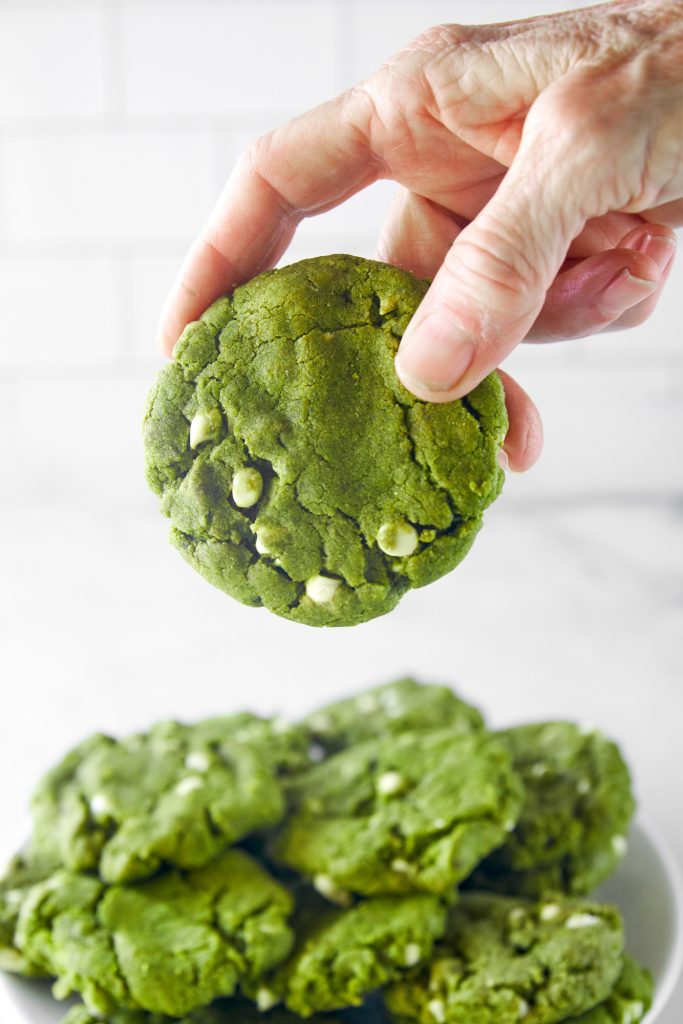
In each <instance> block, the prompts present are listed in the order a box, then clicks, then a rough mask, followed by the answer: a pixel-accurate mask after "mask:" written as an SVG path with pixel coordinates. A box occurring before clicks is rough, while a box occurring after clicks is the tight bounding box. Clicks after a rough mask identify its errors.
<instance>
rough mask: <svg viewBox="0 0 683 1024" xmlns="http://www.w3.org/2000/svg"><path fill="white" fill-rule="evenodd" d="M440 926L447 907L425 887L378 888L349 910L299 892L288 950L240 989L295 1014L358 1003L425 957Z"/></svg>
mask: <svg viewBox="0 0 683 1024" xmlns="http://www.w3.org/2000/svg"><path fill="white" fill-rule="evenodd" d="M445 927H446V911H445V908H444V907H443V905H442V904H441V903H440V901H439V900H438V899H437V897H435V896H428V895H426V894H424V893H421V894H417V895H412V896H403V897H395V896H378V897H375V898H373V899H369V900H362V901H361V902H360V903H357V904H356V905H355V906H354V907H351V908H350V909H347V910H335V909H333V908H331V907H330V905H329V904H326V903H325V902H324V901H322V900H320V899H319V898H317V897H316V895H315V894H314V893H305V894H303V898H302V902H301V905H300V907H299V909H298V911H297V915H296V917H295V919H294V930H295V932H296V937H297V938H296V945H295V947H294V950H293V951H292V954H291V956H290V957H289V959H288V960H286V961H285V962H284V963H283V964H282V965H281V966H280V967H279V968H277V970H276V971H275V972H274V974H272V975H270V976H267V977H265V978H264V979H262V981H261V982H260V983H258V984H254V983H249V984H248V985H247V988H246V991H247V994H248V995H249V996H250V997H251V998H253V999H255V1000H256V1002H257V1004H258V1005H259V1007H261V1009H264V1010H265V1009H268V1008H270V1007H271V1006H273V1005H275V1004H277V1003H279V1002H284V1004H285V1006H286V1007H287V1009H289V1010H292V1011H293V1012H295V1013H297V1014H299V1015H300V1016H301V1017H310V1016H311V1015H312V1014H314V1013H323V1012H328V1011H330V1010H339V1009H342V1008H343V1007H347V1006H360V1005H361V1004H362V1002H363V1000H364V998H365V996H366V995H368V993H370V992H373V991H374V990H375V989H378V988H380V987H381V986H382V985H386V984H387V982H389V981H392V980H394V979H396V978H398V977H400V976H401V974H403V973H404V972H405V971H406V970H407V969H408V968H409V967H414V966H415V964H418V963H420V962H421V961H423V960H425V959H426V958H427V957H429V955H430V953H431V951H432V947H433V945H434V942H435V940H436V939H438V938H439V937H440V936H441V935H443V933H444V929H445Z"/></svg>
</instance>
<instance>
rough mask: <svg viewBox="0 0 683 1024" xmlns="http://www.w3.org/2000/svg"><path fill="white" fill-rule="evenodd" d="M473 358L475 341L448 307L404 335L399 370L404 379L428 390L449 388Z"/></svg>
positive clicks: (445, 389)
mask: <svg viewBox="0 0 683 1024" xmlns="http://www.w3.org/2000/svg"><path fill="white" fill-rule="evenodd" d="M473 359H474V344H473V342H472V339H471V338H470V337H469V335H467V334H465V333H464V332H463V331H462V330H460V329H459V328H458V326H457V324H455V323H454V322H453V317H452V316H451V315H449V314H448V313H446V312H445V310H442V309H437V310H435V311H434V312H433V313H428V314H427V316H425V317H424V319H422V320H420V322H419V323H417V324H416V325H415V326H413V325H412V324H411V325H410V326H409V327H408V330H407V331H406V333H405V334H404V336H403V340H402V341H401V344H400V346H399V350H398V354H397V356H396V371H397V373H398V375H399V377H400V378H401V380H402V381H403V383H404V384H405V385H406V386H407V387H410V386H411V385H414V386H416V387H420V388H423V389H424V390H426V391H450V389H451V388H453V387H455V385H456V384H457V383H458V381H459V380H460V379H461V378H462V376H463V375H464V374H465V372H466V371H467V370H468V369H469V367H470V364H471V363H472V360H473Z"/></svg>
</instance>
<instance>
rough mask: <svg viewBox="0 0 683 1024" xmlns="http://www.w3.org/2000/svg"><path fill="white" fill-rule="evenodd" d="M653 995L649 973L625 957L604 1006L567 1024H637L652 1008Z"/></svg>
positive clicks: (568, 1021) (572, 1019)
mask: <svg viewBox="0 0 683 1024" xmlns="http://www.w3.org/2000/svg"><path fill="white" fill-rule="evenodd" d="M653 995H654V982H653V980H652V975H651V974H650V972H649V971H648V970H646V969H645V968H644V967H640V966H639V965H638V964H637V963H636V962H635V961H634V960H632V959H631V957H629V956H625V957H624V966H623V968H622V972H621V974H620V975H619V977H618V979H617V983H616V985H615V986H614V988H613V990H612V992H611V994H610V995H609V996H608V998H607V999H606V1000H605V1002H604V1003H600V1005H599V1006H596V1007H594V1009H592V1010H587V1011H586V1013H582V1014H581V1016H580V1017H572V1018H571V1019H570V1020H567V1022H566V1024H639V1022H640V1021H641V1020H642V1019H643V1017H644V1016H645V1014H646V1013H647V1011H648V1010H649V1009H650V1007H651V1006H652V997H653Z"/></svg>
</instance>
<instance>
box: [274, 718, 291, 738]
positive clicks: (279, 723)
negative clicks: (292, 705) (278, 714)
mask: <svg viewBox="0 0 683 1024" xmlns="http://www.w3.org/2000/svg"><path fill="white" fill-rule="evenodd" d="M270 728H271V729H272V730H273V732H274V733H275V735H276V736H286V735H287V733H288V732H291V731H292V729H293V726H292V723H291V722H288V721H287V719H286V718H274V719H273V720H272V722H271V723H270Z"/></svg>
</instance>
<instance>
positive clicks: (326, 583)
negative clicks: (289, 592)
mask: <svg viewBox="0 0 683 1024" xmlns="http://www.w3.org/2000/svg"><path fill="white" fill-rule="evenodd" d="M340 586H341V580H335V579H332V577H331V576H322V575H320V576H311V577H310V579H307V580H306V597H308V598H309V599H310V600H311V601H312V602H313V604H329V603H330V601H332V600H333V598H334V596H335V594H336V593H337V591H338V590H339V587H340Z"/></svg>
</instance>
